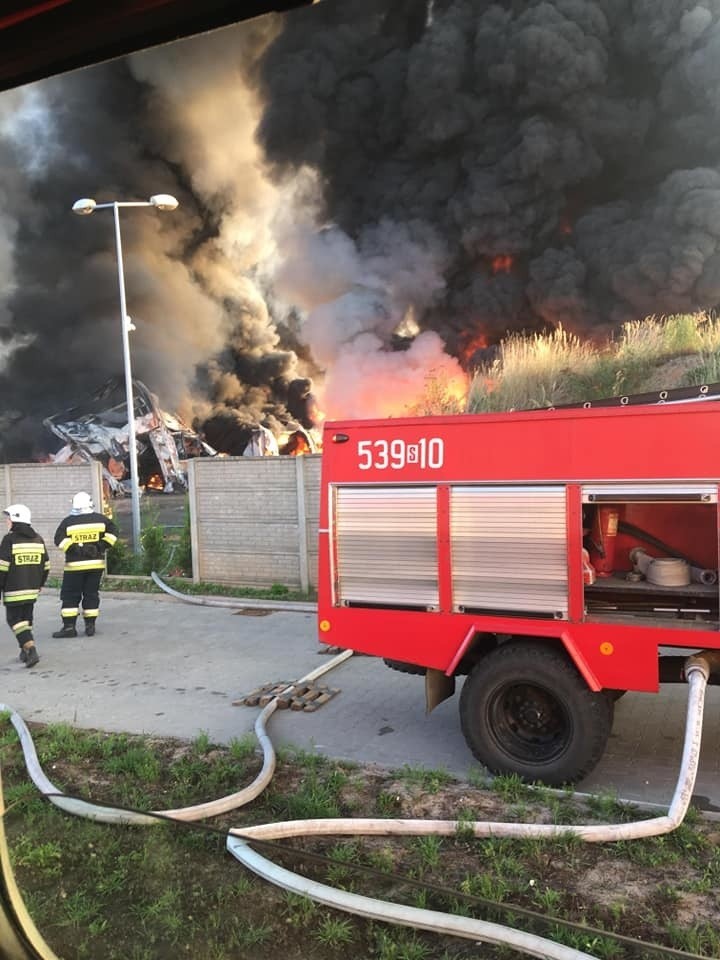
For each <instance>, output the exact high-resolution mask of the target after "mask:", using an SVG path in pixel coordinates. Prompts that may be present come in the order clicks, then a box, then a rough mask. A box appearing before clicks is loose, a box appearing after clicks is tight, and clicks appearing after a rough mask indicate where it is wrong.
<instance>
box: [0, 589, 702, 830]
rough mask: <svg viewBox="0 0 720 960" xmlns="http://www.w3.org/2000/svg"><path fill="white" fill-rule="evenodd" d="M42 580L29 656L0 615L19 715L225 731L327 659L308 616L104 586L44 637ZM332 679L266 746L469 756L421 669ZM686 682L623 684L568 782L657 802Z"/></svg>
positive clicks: (414, 760) (672, 769)
mask: <svg viewBox="0 0 720 960" xmlns="http://www.w3.org/2000/svg"><path fill="white" fill-rule="evenodd" d="M59 606H60V604H59V600H58V596H57V592H56V591H53V590H51V591H46V592H44V593H43V595H42V597H41V598H40V601H39V602H38V605H37V609H36V631H35V632H36V637H37V642H38V647H39V649H40V653H41V657H42V659H41V662H40V664H39V665H38V666H37V667H35V668H34V669H32V670H26V669H25V668H24V667H23V666H22V665H21V664H20V663H19V662H18V661H17V659H16V648H15V646H14V640H13V637H12V635H11V634H10V631H9V630H8V629H7V627H3V630H4V638H3V639H2V641H1V642H0V700H1V701H2V702H4V703H5V704H7V705H8V706H9V707H12V708H13V709H14V710H16V711H17V712H18V713H20V714H21V715H22V716H23V717H24V718H25V719H26V720H37V721H41V722H60V721H63V722H67V723H71V724H75V725H77V726H80V727H85V728H97V729H102V730H107V731H128V732H133V733H149V734H156V735H161V736H178V737H182V738H193V737H195V736H197V735H198V734H199V733H201V732H206V733H207V734H208V735H209V736H210V738H211V739H212V740H214V741H217V742H227V741H229V740H230V739H232V738H233V737H239V736H242V735H243V734H245V733H250V732H252V730H253V725H254V723H255V718H256V716H257V713H258V711H257V709H256V708H250V707H244V706H233V701H234V700H237V699H238V698H240V697H241V696H242V695H243V694H246V693H248V692H250V691H251V690H253V689H254V688H256V687H258V686H260V685H262V684H265V683H276V682H280V681H288V682H291V681H293V680H297V679H299V678H300V677H302V676H303V675H305V674H307V673H309V672H310V671H311V670H314V669H315V668H316V667H318V666H319V665H320V664H322V663H326V662H327V661H328V654H327V652H325V648H324V647H321V646H320V645H319V644H318V642H317V639H316V633H315V621H314V617H313V616H312V615H309V614H299V613H285V612H280V613H271V614H268V615H266V616H257V615H243V614H242V613H238V612H236V611H233V610H230V609H227V608H220V607H210V606H196V605H190V604H186V603H182V602H180V601H177V600H173V599H171V598H169V597H165V596H162V597H157V596H151V595H131V594H108V593H105V594H104V595H103V599H102V608H101V616H100V620H99V622H98V633H97V635H96V636H95V637H94V638H92V639H86V638H84V637H78V639H76V640H53V639H51V638H50V634H51V632H52V631H53V630H54V629H56V628H57V627H58V626H59ZM321 682H323V683H327V685H328V686H330V687H332V688H338V689H339V690H340V691H341V692H340V693H339V694H338V695H337V696H335V697H334V698H333V699H332V700H330V702H329V703H326V704H325V705H324V706H323V707H321V708H320V709H319V710H317V711H316V712H315V713H305V712H301V711H298V712H296V711H290V710H283V711H277V712H276V713H275V715H274V716H273V718H272V719H271V721H270V724H269V733H270V736H271V737H272V739H273V742H274V743H275V744H276V746H281V745H285V744H295V745H297V746H301V747H303V748H306V749H315V750H317V751H319V752H321V753H323V754H326V755H328V756H333V757H341V758H346V759H349V760H354V761H357V762H362V763H367V762H375V763H379V764H382V765H386V766H391V767H400V766H403V765H404V764H410V765H412V766H426V767H429V768H443V769H445V770H447V771H449V772H450V773H453V774H455V775H457V776H459V777H466V776H467V775H468V773H469V772H470V770H472V769H473V768H475V769H479V766H478V764H477V763H476V761H475V760H474V759H473V757H472V755H471V754H470V752H469V750H468V748H467V747H466V745H465V741H464V739H463V737H462V734H461V732H460V724H459V717H458V708H457V696H456V697H455V698H453V699H452V700H450V701H446V702H445V703H443V704H441V705H440V706H439V707H438V708H437V709H436V710H435V711H434V712H433V713H432V714H431V715H430V716H429V717H426V716H425V714H424V692H423V681H422V678H420V677H414V676H407V675H405V674H400V673H397V672H395V671H392V670H389V669H387V667H385V666H384V664H383V663H382V662H381V661H379V660H376V659H374V658H370V657H352V658H350V660H348V661H347V662H346V663H344V664H342V665H341V666H340V667H338V668H337V669H336V670H334V671H333V672H332V673H330V674H328V675H327V676H326V677H325V678H323V680H322V681H321ZM686 695H687V688H686V687H685V686H684V685H677V686H675V685H672V686H668V687H666V688H664V689H663V690H662V692H661V693H660V694H657V695H655V694H633V693H629V694H626V696H625V697H623V698H622V699H621V700H620V701H619V702H618V703H617V705H616V712H615V726H614V729H613V733H612V737H611V739H610V743H609V745H608V749H607V751H606V754H605V756H604V758H603V760H602V761H601V763H600V764H599V766H598V767H597V768H596V769H595V771H594V772H593V773H592V775H591V776H590V777H588V778H587V779H586V780H585V781H584V782H583V783H582V784H580V785H579V787H578V789H581V790H588V791H593V792H599V791H603V790H615V791H617V793H618V794H619V796H621V797H624V798H626V799H629V800H636V801H644V802H650V803H658V804H662V805H667V804H668V803H669V802H670V799H671V798H672V793H673V788H674V784H675V779H676V775H677V769H678V765H679V762H680V756H681V752H682V739H683V732H684V723H685V705H686ZM718 744H720V687H712V688H709V689H708V693H707V699H706V710H705V726H704V740H703V749H702V753H701V765H700V772H699V776H698V780H697V784H696V790H695V800H696V802H697V803H698V804H700V805H702V806H704V807H706V808H707V809H711V810H715V811H720V750H719V749H718Z"/></svg>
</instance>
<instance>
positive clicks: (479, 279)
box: [0, 0, 720, 459]
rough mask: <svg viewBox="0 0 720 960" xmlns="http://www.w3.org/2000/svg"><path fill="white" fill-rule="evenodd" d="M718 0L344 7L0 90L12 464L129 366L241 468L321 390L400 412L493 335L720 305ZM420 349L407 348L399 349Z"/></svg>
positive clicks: (364, 0)
mask: <svg viewBox="0 0 720 960" xmlns="http://www.w3.org/2000/svg"><path fill="white" fill-rule="evenodd" d="M718 81H720V0H673V2H672V3H666V2H659V0H528V2H523V3H519V2H516V0H503V2H498V3H487V2H483V0H434V2H426V0H423V2H420V0H331V2H330V0H328V2H326V3H321V4H318V5H314V6H312V7H311V8H307V9H304V10H302V11H296V12H293V13H290V14H288V15H286V16H283V17H279V16H270V17H266V18H263V19H261V20H257V21H253V22H251V23H249V24H240V25H238V26H237V27H232V28H228V29H225V30H222V31H218V32H216V33H213V34H208V35H204V36H201V37H197V38H193V39H191V40H186V41H182V42H180V43H177V44H173V45H168V46H164V47H161V48H158V49H156V50H150V51H145V52H143V53H139V54H135V55H133V56H132V57H130V58H128V59H127V60H122V61H117V62H113V63H109V64H104V65H100V66H97V67H93V68H90V69H87V70H84V71H81V72H78V73H76V74H71V75H68V76H65V77H60V78H56V79H53V80H51V81H46V82H43V83H42V84H36V85H34V86H32V87H29V88H27V89H25V90H22V91H15V92H13V93H11V94H6V95H5V96H4V97H3V98H0V163H1V164H2V169H3V178H2V181H0V194H1V195H2V204H1V205H0V210H1V211H2V212H1V213H0V278H1V279H2V294H0V343H1V344H2V346H1V347H0V361H1V365H0V387H1V388H2V391H3V395H4V397H5V401H6V402H5V414H4V416H3V419H2V425H3V440H2V444H3V453H4V455H5V457H6V458H7V459H18V458H24V457H30V456H33V455H35V454H36V453H37V452H38V451H40V450H41V449H42V447H43V445H45V446H47V444H48V438H47V437H46V436H44V432H43V429H42V427H41V421H42V418H43V417H44V416H47V415H49V414H51V413H55V412H57V411H58V410H59V409H63V408H65V407H67V406H70V403H71V402H72V401H75V400H77V399H78V398H80V397H82V395H83V394H84V393H85V392H88V391H90V390H93V389H95V388H96V387H97V386H98V384H99V383H101V382H102V381H103V380H104V379H105V378H107V377H108V376H110V375H112V374H117V373H118V372H120V370H121V368H122V357H121V350H120V332H119V329H118V303H117V266H116V257H115V249H114V235H113V228H112V217H111V212H110V211H107V210H105V211H97V212H96V213H95V214H93V216H91V217H86V218H79V217H73V216H72V214H70V212H69V210H70V207H71V205H72V202H73V201H74V200H76V199H78V198H79V197H84V196H93V197H95V199H96V200H98V202H103V201H107V200H112V199H145V198H147V197H149V196H150V195H151V194H153V193H159V192H162V193H172V194H174V195H175V196H177V197H178V199H179V201H180V206H179V207H178V209H177V210H176V211H174V212H172V213H158V212H156V211H154V210H149V209H148V210H143V209H139V210H128V211H121V222H122V238H123V248H124V254H125V274H126V287H127V291H128V311H129V313H130V314H131V316H132V318H133V322H134V323H135V326H136V327H137V329H136V331H135V332H134V333H133V334H132V348H131V350H132V362H133V372H134V374H135V375H136V376H137V377H138V378H140V379H141V380H143V381H144V382H146V383H147V384H148V386H149V387H150V388H151V389H152V390H154V391H155V392H156V393H157V394H158V395H159V397H160V400H161V403H162V405H163V406H165V407H167V408H175V409H176V410H177V411H178V412H179V413H181V414H182V415H184V416H185V417H187V418H188V419H193V420H194V422H195V424H196V425H197V426H199V427H201V428H203V429H206V432H207V434H208V439H209V440H210V442H213V440H215V442H216V445H217V443H218V440H219V439H221V440H222V443H221V444H220V445H221V446H225V447H226V448H227V449H229V450H230V451H231V452H239V449H237V448H236V446H234V443H235V441H233V434H234V432H235V431H236V429H237V428H241V427H242V428H247V427H249V426H252V425H254V424H258V423H264V424H265V425H267V426H270V427H271V429H274V430H276V431H278V430H280V429H281V428H282V426H283V425H284V424H286V423H287V422H288V421H292V420H293V418H294V416H296V414H293V411H292V410H290V409H289V406H292V403H289V400H290V399H291V398H292V396H293V387H292V384H293V383H297V382H298V381H300V380H303V381H305V380H311V381H312V383H313V385H314V386H313V389H314V390H315V392H316V393H317V394H318V395H319V401H320V405H321V406H322V407H324V409H325V410H326V412H327V413H328V414H329V415H332V416H336V417H340V416H363V415H389V414H398V413H402V412H404V410H406V409H409V408H410V407H411V406H412V404H413V402H414V401H415V400H416V399H417V397H418V395H419V394H420V393H421V392H422V390H423V388H424V386H425V385H426V384H427V381H428V377H431V376H433V375H438V376H441V377H442V378H445V379H446V380H447V381H448V382H453V383H456V384H458V383H462V382H463V381H464V377H465V373H464V372H463V370H465V371H467V370H468V365H469V364H471V363H472V359H473V355H474V351H475V350H476V349H477V348H478V346H480V345H482V346H486V345H489V344H492V343H494V342H497V341H498V339H499V338H501V337H502V336H504V335H505V334H506V333H507V332H508V331H513V330H518V331H519V330H526V331H536V330H542V329H547V328H549V327H553V326H556V325H557V324H559V323H562V324H563V325H564V326H565V327H566V328H568V329H570V330H572V331H574V332H576V333H578V334H580V335H581V336H583V337H594V338H600V337H604V336H606V335H607V334H608V333H610V332H611V331H613V330H614V329H616V328H617V327H618V326H619V325H620V324H621V323H623V322H625V321H627V320H630V319H641V318H642V317H644V316H646V315H649V314H663V313H669V312H676V311H692V310H697V309H712V308H714V307H715V306H716V305H717V303H718V302H719V301H720V142H719V138H720V124H719V123H718V119H719V117H718V113H719V112H720V100H719V99H718V97H717V93H716V91H717V90H718V88H719V86H720V85H719V82H718ZM398 347H402V348H403V349H398Z"/></svg>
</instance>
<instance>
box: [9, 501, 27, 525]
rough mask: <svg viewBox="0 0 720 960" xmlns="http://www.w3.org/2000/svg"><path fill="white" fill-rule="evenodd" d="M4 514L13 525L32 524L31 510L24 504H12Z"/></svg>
mask: <svg viewBox="0 0 720 960" xmlns="http://www.w3.org/2000/svg"><path fill="white" fill-rule="evenodd" d="M3 513H4V514H5V516H6V517H9V518H10V520H12V522H13V523H30V516H31V515H30V508H29V507H26V506H25V504H24V503H11V504H10V506H9V507H5V509H4V510H3Z"/></svg>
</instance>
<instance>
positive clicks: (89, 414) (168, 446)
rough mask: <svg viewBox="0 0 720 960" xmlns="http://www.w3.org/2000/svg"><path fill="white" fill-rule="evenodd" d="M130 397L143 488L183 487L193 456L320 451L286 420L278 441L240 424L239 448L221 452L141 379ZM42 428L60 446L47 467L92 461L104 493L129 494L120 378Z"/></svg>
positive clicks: (306, 432)
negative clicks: (163, 404)
mask: <svg viewBox="0 0 720 960" xmlns="http://www.w3.org/2000/svg"><path fill="white" fill-rule="evenodd" d="M298 382H301V381H298ZM302 382H305V381H302ZM133 397H134V412H135V436H136V441H137V445H138V475H139V481H140V484H141V485H143V486H145V487H146V488H147V489H152V490H158V491H163V492H164V493H173V492H175V491H182V490H185V489H187V483H188V480H187V461H188V460H190V459H192V458H194V457H215V456H223V455H235V454H240V455H242V456H244V457H267V456H281V455H285V456H298V455H301V454H304V453H317V452H318V451H319V449H320V445H319V441H318V438H317V431H314V430H311V429H306V428H305V427H304V426H303V425H302V423H301V421H300V420H297V421H295V420H292V421H291V422H289V423H288V424H284V426H285V427H286V429H285V431H284V432H283V433H282V434H281V436H280V437H279V438H278V437H276V436H275V435H274V434H273V433H272V431H271V430H270V429H269V428H268V427H266V426H264V425H262V424H255V425H254V426H253V425H246V427H245V428H244V429H243V430H241V431H240V436H241V443H240V446H238V447H237V449H233V450H232V451H228V452H227V453H226V452H225V451H219V450H217V449H215V447H213V446H211V445H210V444H209V443H207V441H206V440H205V439H204V436H203V435H202V434H201V433H198V432H197V431H195V430H193V429H191V428H190V427H188V426H187V425H186V424H185V423H183V422H182V420H180V419H179V418H178V417H177V416H175V415H174V414H171V413H168V412H167V411H166V410H163V409H162V408H161V407H160V404H159V402H158V398H157V397H156V396H155V394H154V393H152V392H151V391H150V390H149V389H148V388H147V387H146V386H145V384H144V383H143V382H142V381H141V380H133ZM43 424H44V426H45V427H46V428H47V429H48V430H50V431H51V432H52V433H54V434H55V436H57V437H59V438H60V440H62V441H63V444H64V446H63V447H61V449H60V450H58V451H57V452H56V453H53V454H50V456H49V459H50V460H51V462H52V463H78V462H89V461H91V460H97V461H99V462H100V463H101V464H102V471H103V484H104V486H105V493H106V495H107V496H110V497H118V496H125V495H128V494H129V493H130V455H129V447H128V442H129V427H128V415H127V403H126V399H125V387H124V384H123V381H122V379H121V378H120V377H114V378H112V379H110V380H108V381H106V383H105V384H103V386H102V387H101V388H100V389H99V390H97V391H96V392H95V393H94V394H91V395H90V396H89V397H88V398H87V399H85V400H83V401H81V402H79V403H76V404H75V405H74V406H72V407H71V408H70V409H68V410H64V411H62V412H61V413H57V414H55V415H54V416H52V417H48V418H47V419H45V420H44V421H43ZM236 442H237V438H236Z"/></svg>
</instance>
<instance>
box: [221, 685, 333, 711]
mask: <svg viewBox="0 0 720 960" xmlns="http://www.w3.org/2000/svg"><path fill="white" fill-rule="evenodd" d="M338 693H340V691H339V690H336V689H333V688H331V687H326V686H322V685H319V684H317V683H292V682H288V681H286V682H280V683H266V684H264V685H263V686H262V687H257V689H255V690H252V691H251V692H250V693H247V694H245V696H243V697H240V698H239V699H237V700H233V706H234V707H266V706H267V705H268V704H269V703H270V701H271V700H274V699H275V698H276V697H277V701H278V710H288V709H289V710H304V711H305V713H313V712H314V711H315V710H318V709H319V708H320V707H322V706H324V705H325V704H326V703H327V702H328V701H329V700H332V698H333V697H334V696H335V695H336V694H338Z"/></svg>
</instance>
